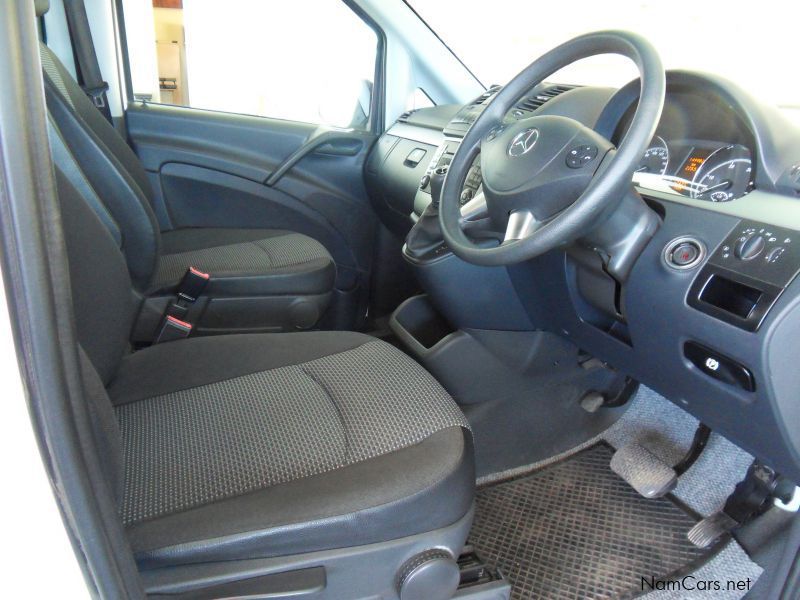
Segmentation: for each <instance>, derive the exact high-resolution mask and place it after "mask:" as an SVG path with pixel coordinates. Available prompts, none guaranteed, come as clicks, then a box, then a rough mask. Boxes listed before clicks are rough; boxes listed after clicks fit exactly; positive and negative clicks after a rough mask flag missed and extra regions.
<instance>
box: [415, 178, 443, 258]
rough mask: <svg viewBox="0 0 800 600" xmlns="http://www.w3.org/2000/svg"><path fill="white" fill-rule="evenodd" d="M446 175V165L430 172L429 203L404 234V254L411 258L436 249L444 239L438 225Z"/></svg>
mask: <svg viewBox="0 0 800 600" xmlns="http://www.w3.org/2000/svg"><path fill="white" fill-rule="evenodd" d="M446 175H447V165H442V166H439V167H436V169H434V171H433V173H432V174H431V203H430V204H429V205H428V206H427V208H425V210H424V212H423V213H422V214H421V215H420V217H419V221H417V222H416V223H415V224H414V227H412V228H411V231H409V232H408V235H407V236H406V254H407V255H408V256H410V257H411V258H422V257H423V256H425V255H426V254H429V253H431V252H433V251H434V250H436V248H438V247H439V246H441V245H442V243H443V241H444V237H443V236H442V230H441V229H440V227H439V197H440V195H441V193H442V184H443V183H444V178H445V176H446Z"/></svg>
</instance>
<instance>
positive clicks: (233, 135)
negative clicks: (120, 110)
mask: <svg viewBox="0 0 800 600" xmlns="http://www.w3.org/2000/svg"><path fill="white" fill-rule="evenodd" d="M127 125H128V134H129V137H130V139H131V142H132V144H133V147H134V149H135V150H136V152H137V154H138V155H139V157H140V158H141V160H142V163H143V164H144V166H145V169H146V170H147V171H148V174H149V175H150V177H151V181H152V182H153V183H154V186H153V187H154V188H155V190H156V204H157V205H156V207H155V209H156V213H157V214H158V217H159V221H160V222H161V227H162V229H165V230H167V229H175V228H182V227H253V228H274V229H289V230H292V231H297V232H300V233H304V234H306V235H309V236H311V237H313V238H315V239H317V240H319V241H320V242H321V243H322V244H324V245H325V247H326V248H327V249H328V251H329V252H330V253H331V255H332V256H333V257H334V260H335V261H336V264H337V271H338V274H337V280H336V288H337V290H338V292H339V294H338V295H339V296H340V297H341V299H342V305H341V306H340V307H335V308H334V309H333V310H332V312H331V314H332V316H331V317H330V318H329V319H328V322H327V323H325V324H326V325H327V326H330V327H335V328H352V327H354V326H356V325H357V314H359V315H360V314H363V311H364V309H365V308H366V304H365V303H366V290H367V289H368V278H369V273H370V270H371V267H372V253H373V248H372V247H373V238H374V232H375V227H376V219H375V215H374V213H373V211H372V209H371V206H370V203H369V199H368V197H367V192H366V190H365V188H364V178H363V169H364V162H365V159H366V156H367V154H368V152H369V149H370V147H371V146H372V144H373V143H374V141H375V136H374V135H373V134H371V133H369V132H358V131H352V130H348V131H342V132H341V133H336V134H330V133H327V134H325V135H324V136H323V138H322V139H321V140H319V138H317V136H318V135H319V134H320V131H319V129H318V127H317V126H316V125H312V124H306V123H297V122H292V121H283V120H278V119H269V118H262V117H249V116H243V115H237V114H228V113H217V112H211V111H202V110H196V109H187V108H181V107H174V106H164V105H152V104H147V105H141V104H138V103H137V104H132V105H131V106H130V107H129V109H128V112H127ZM316 140H319V142H320V143H315V141H316ZM308 142H310V143H309V146H308V147H311V146H313V147H312V148H310V151H308V153H306V154H304V155H302V156H299V157H297V154H302V153H303V152H304V151H303V150H301V148H303V147H304V145H305V144H306V143H308ZM308 147H307V148H308ZM296 153H297V154H296ZM293 155H295V158H298V159H297V160H296V161H295V162H293V163H292V164H289V165H288V166H289V168H288V169H287V170H285V172H283V173H280V172H279V173H278V174H279V175H280V177H279V178H278V179H277V181H271V182H270V183H273V185H267V182H268V180H269V179H270V176H272V175H274V174H275V173H276V171H277V170H278V169H281V166H282V165H283V166H284V167H286V166H287V161H288V160H289V159H291V158H292V157H293ZM345 296H347V298H345ZM345 305H346V306H347V308H343V307H345ZM342 313H344V314H342ZM356 313H357V314H356Z"/></svg>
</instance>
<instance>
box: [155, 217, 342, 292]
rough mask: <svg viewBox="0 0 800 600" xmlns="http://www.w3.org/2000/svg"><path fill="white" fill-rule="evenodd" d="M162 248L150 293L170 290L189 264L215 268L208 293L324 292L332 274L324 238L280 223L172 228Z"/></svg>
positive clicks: (332, 268)
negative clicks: (252, 226) (269, 226)
mask: <svg viewBox="0 0 800 600" xmlns="http://www.w3.org/2000/svg"><path fill="white" fill-rule="evenodd" d="M161 248H162V252H161V256H160V257H159V262H158V267H157V269H156V273H155V275H154V277H153V283H152V286H151V290H152V293H159V292H164V291H170V290H172V289H173V288H174V287H175V285H176V284H177V283H178V282H179V281H180V280H181V278H182V277H183V274H184V273H185V272H186V266H187V265H192V266H195V267H197V268H198V269H200V270H201V271H205V272H207V273H213V274H214V279H213V281H212V282H211V287H210V288H209V289H208V293H212V294H224V293H226V292H227V293H230V294H248V293H251V294H259V293H260V294H324V293H326V292H329V291H330V290H331V289H332V288H333V283H334V279H335V277H336V269H335V267H334V264H333V261H332V260H331V256H330V254H328V251H327V250H326V249H325V247H324V246H323V245H322V244H320V243H319V242H318V241H316V240H314V239H312V238H310V237H308V236H305V235H301V234H299V233H293V232H290V231H283V230H280V229H216V228H203V229H175V230H172V231H168V232H165V233H162V234H161Z"/></svg>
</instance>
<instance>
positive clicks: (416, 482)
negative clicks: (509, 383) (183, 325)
mask: <svg viewBox="0 0 800 600" xmlns="http://www.w3.org/2000/svg"><path fill="white" fill-rule="evenodd" d="M220 356H237V357H238V356H249V357H251V358H250V359H249V360H246V361H244V364H237V362H238V361H235V360H229V361H223V363H224V366H222V367H220V366H216V367H215V366H214V365H219V363H220V360H219V357H220ZM212 363H213V364H212ZM176 366H177V367H178V368H179V371H178V372H177V373H176V372H175V371H174V369H175V368H176ZM180 369H183V370H186V371H190V372H182V371H181V370H180ZM221 377H224V378H222V379H220V378H221ZM133 382H138V385H132V383H133ZM187 386H188V387H187ZM109 393H110V396H111V400H112V402H113V403H114V404H115V414H116V417H117V420H118V422H119V427H120V431H121V440H122V453H123V461H124V471H125V477H124V484H123V493H122V503H121V508H120V510H121V515H122V518H123V521H124V522H125V524H126V526H127V528H128V532H129V535H130V539H131V545H132V546H133V549H134V551H135V552H136V555H137V558H138V559H139V561H140V563H141V564H143V565H145V566H149V567H152V566H163V565H164V564H175V563H176V562H186V561H191V562H200V561H208V560H229V559H232V558H251V557H255V556H258V557H264V556H275V555H282V554H296V553H298V552H306V551H312V550H321V549H328V548H333V547H340V546H349V545H361V544H367V543H373V542H377V541H382V540H386V539H392V538H395V537H403V536H407V535H411V534H415V533H420V532H424V531H428V530H429V529H436V528H438V527H443V526H445V525H449V524H451V523H453V522H455V521H456V520H458V519H459V518H460V517H461V516H463V515H464V514H465V513H466V512H467V510H468V509H469V501H470V494H469V493H468V492H469V490H470V488H471V486H472V480H473V479H472V478H473V471H472V464H471V461H470V459H469V457H470V452H471V448H470V445H469V437H468V433H467V431H466V430H467V427H468V426H467V423H466V420H465V419H464V416H463V414H462V413H461V411H460V410H459V409H458V407H457V406H456V404H455V403H454V402H453V401H452V399H450V397H449V396H448V395H447V393H446V392H445V391H444V390H443V389H442V388H441V386H440V385H439V384H438V383H437V382H436V381H435V380H434V379H433V378H432V377H431V376H430V375H429V374H428V373H427V372H426V371H425V370H424V369H422V368H421V367H420V366H419V365H418V364H417V363H415V362H414V361H412V360H411V359H410V358H408V357H407V356H406V355H404V354H403V353H402V352H400V351H399V350H397V349H395V348H394V347H392V346H390V345H388V344H386V343H384V342H381V341H377V340H375V339H374V338H370V337H368V336H364V335H360V334H350V333H336V334H333V333H327V332H325V333H302V334H273V335H267V336H264V335H249V336H227V337H212V338H197V339H190V340H187V341H186V342H182V343H181V344H180V347H177V348H174V349H170V348H169V347H168V346H156V347H154V348H152V349H150V350H147V351H145V352H140V353H136V354H134V355H133V356H131V357H130V358H129V359H127V360H126V361H124V362H123V364H122V366H121V368H120V372H119V373H118V375H117V377H116V379H115V380H113V381H112V382H111V385H110V387H109ZM454 490H463V491H464V492H466V493H463V494H458V495H456V497H455V498H456V501H454V498H453V496H452V494H453V492H454ZM288 531H291V533H288ZM210 539H211V540H214V542H213V543H211V542H209V541H208V540H210Z"/></svg>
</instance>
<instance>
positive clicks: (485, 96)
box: [472, 85, 500, 106]
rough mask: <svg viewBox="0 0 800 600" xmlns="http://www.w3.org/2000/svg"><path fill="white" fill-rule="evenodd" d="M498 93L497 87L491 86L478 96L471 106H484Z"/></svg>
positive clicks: (498, 88) (498, 87)
mask: <svg viewBox="0 0 800 600" xmlns="http://www.w3.org/2000/svg"><path fill="white" fill-rule="evenodd" d="M499 91H500V86H499V85H493V86H491V87H490V88H489V89H488V90H486V91H485V92H483V93H482V94H481V95H480V96H478V97H477V98H475V100H473V101H472V106H480V105H482V104H486V103H487V102H488V101H489V100H490V99H491V98H492V97H493V96H494V95H495V94H496V93H497V92H499Z"/></svg>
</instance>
